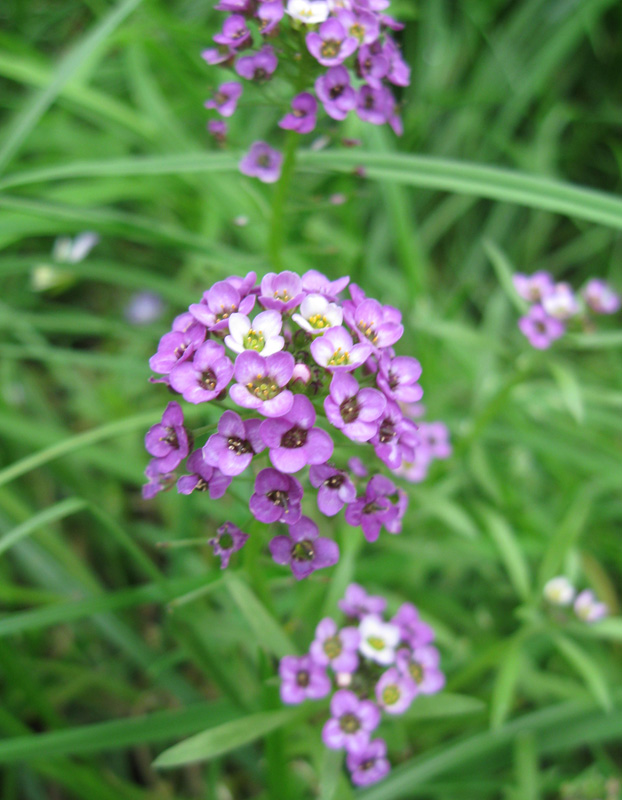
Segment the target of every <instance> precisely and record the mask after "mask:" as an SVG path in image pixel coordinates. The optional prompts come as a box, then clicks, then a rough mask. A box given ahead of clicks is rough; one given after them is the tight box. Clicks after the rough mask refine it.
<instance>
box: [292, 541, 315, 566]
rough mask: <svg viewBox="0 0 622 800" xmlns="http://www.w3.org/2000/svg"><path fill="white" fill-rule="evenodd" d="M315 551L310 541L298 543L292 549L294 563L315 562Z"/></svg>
mask: <svg viewBox="0 0 622 800" xmlns="http://www.w3.org/2000/svg"><path fill="white" fill-rule="evenodd" d="M314 555H315V549H314V547H313V542H311V541H309V539H303V540H302V542H296V544H295V545H294V547H293V549H292V558H293V559H294V561H313V557H314Z"/></svg>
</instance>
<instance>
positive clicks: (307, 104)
mask: <svg viewBox="0 0 622 800" xmlns="http://www.w3.org/2000/svg"><path fill="white" fill-rule="evenodd" d="M316 122H317V100H316V99H315V97H314V96H313V95H312V94H310V93H309V92H301V93H300V94H297V95H296V96H295V97H294V99H293V100H292V110H291V111H290V112H289V113H288V114H286V115H285V116H284V117H283V119H282V120H281V121H280V122H279V128H283V129H284V130H288V131H296V133H311V131H312V130H313V129H314V128H315V125H316Z"/></svg>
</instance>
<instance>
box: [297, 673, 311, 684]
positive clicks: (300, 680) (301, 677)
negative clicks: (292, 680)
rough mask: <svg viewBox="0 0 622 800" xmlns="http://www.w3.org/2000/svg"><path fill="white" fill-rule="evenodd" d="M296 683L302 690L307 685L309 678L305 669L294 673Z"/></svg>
mask: <svg viewBox="0 0 622 800" xmlns="http://www.w3.org/2000/svg"><path fill="white" fill-rule="evenodd" d="M296 683H297V684H298V686H302V687H303V688H304V687H305V686H308V685H309V683H310V676H309V673H308V672H307V670H306V669H301V670H299V671H298V672H297V673H296Z"/></svg>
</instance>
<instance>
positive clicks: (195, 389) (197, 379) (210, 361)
mask: <svg viewBox="0 0 622 800" xmlns="http://www.w3.org/2000/svg"><path fill="white" fill-rule="evenodd" d="M232 375H233V364H232V363H231V361H230V360H229V359H228V358H227V356H226V355H225V348H224V347H223V345H221V344H218V343H217V342H215V341H213V340H212V339H208V341H207V342H205V343H204V344H202V345H201V347H199V349H198V350H197V351H196V352H195V353H194V355H193V357H192V360H191V361H184V362H183V364H178V365H177V366H176V367H173V369H172V370H171V373H170V375H169V381H170V384H171V386H172V387H173V389H175V391H176V392H179V393H180V394H181V395H182V396H183V398H184V400H187V401H188V402H189V403H205V402H208V401H209V400H213V399H214V398H215V397H218V395H219V394H220V393H221V392H223V391H224V390H225V389H226V388H227V386H228V385H229V381H230V380H231V376H232Z"/></svg>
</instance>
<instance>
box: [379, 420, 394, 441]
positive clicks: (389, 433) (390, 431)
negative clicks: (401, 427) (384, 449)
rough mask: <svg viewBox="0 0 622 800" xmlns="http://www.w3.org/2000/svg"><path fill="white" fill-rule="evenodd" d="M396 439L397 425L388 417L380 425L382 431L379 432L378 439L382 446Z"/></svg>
mask: <svg viewBox="0 0 622 800" xmlns="http://www.w3.org/2000/svg"><path fill="white" fill-rule="evenodd" d="M394 437H395V425H394V424H393V422H392V421H391V420H390V419H389V418H388V417H387V418H385V419H384V420H383V421H382V424H381V425H380V430H379V431H378V438H379V439H380V442H381V443H382V444H387V442H390V441H391V439H393V438H394Z"/></svg>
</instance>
